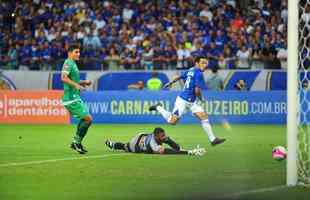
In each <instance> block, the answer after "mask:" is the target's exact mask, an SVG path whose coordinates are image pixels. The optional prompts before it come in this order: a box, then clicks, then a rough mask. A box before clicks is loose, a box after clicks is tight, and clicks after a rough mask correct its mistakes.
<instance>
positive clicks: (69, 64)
mask: <svg viewBox="0 0 310 200" xmlns="http://www.w3.org/2000/svg"><path fill="white" fill-rule="evenodd" d="M61 73H65V74H67V75H68V78H70V79H71V80H72V81H74V82H76V83H80V71H79V69H78V67H77V65H76V63H75V61H74V60H71V59H69V58H68V59H66V60H65V62H64V64H63V66H62V71H61ZM80 99H81V98H80V91H79V90H77V89H76V88H75V87H73V86H71V85H69V84H67V83H64V95H63V97H62V101H63V104H64V105H66V104H70V103H73V102H76V101H79V100H80Z"/></svg>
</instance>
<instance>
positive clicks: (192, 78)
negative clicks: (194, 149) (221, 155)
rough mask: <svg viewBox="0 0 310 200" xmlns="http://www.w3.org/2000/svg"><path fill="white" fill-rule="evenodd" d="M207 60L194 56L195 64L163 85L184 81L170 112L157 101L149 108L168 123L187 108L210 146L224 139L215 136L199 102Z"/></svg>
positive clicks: (165, 86)
mask: <svg viewBox="0 0 310 200" xmlns="http://www.w3.org/2000/svg"><path fill="white" fill-rule="evenodd" d="M207 64H208V60H207V59H206V58H203V57H196V58H195V66H194V67H192V68H190V69H189V70H186V71H184V72H183V73H182V74H181V75H180V76H177V77H176V78H174V79H173V80H172V81H171V82H169V83H167V84H165V85H164V88H169V87H170V86H171V85H172V84H174V83H175V82H177V81H179V80H183V81H184V87H183V90H182V92H181V94H180V95H179V96H178V97H177V98H176V101H175V104H174V109H173V111H172V113H171V112H169V111H167V110H165V109H164V108H163V106H162V104H160V103H158V104H156V105H153V106H151V107H150V108H149V110H150V111H156V110H157V111H158V112H159V113H160V114H161V115H162V116H163V117H164V118H165V119H166V120H167V122H168V123H169V124H173V125H175V124H176V123H177V122H178V120H179V119H180V118H181V117H182V115H183V114H184V113H185V112H186V111H187V110H188V109H189V110H191V112H192V113H193V115H195V116H196V117H197V118H198V119H199V120H200V122H201V125H202V128H203V129H204V131H205V132H206V134H207V135H208V138H209V141H210V142H211V144H212V146H214V145H217V144H221V143H223V142H224V141H225V139H220V138H217V137H215V135H214V133H213V131H212V127H211V125H210V122H209V119H208V115H207V114H206V113H205V112H204V110H203V108H202V107H201V106H200V103H199V102H202V101H204V100H203V97H202V94H201V89H202V88H204V85H205V82H204V79H203V72H204V70H205V69H206V68H207Z"/></svg>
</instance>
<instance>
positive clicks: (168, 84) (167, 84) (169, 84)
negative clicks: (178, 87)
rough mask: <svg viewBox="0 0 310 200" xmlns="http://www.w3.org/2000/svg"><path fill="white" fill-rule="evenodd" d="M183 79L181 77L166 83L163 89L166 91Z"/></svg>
mask: <svg viewBox="0 0 310 200" xmlns="http://www.w3.org/2000/svg"><path fill="white" fill-rule="evenodd" d="M180 79H181V76H177V77H175V78H174V79H173V80H172V81H170V82H168V83H166V84H165V85H164V86H163V88H164V89H167V88H170V87H171V86H172V85H173V84H174V83H175V82H177V81H179V80H180Z"/></svg>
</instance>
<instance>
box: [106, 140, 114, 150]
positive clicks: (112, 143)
mask: <svg viewBox="0 0 310 200" xmlns="http://www.w3.org/2000/svg"><path fill="white" fill-rule="evenodd" d="M105 145H107V146H108V147H109V148H110V149H114V142H112V141H111V140H106V141H105Z"/></svg>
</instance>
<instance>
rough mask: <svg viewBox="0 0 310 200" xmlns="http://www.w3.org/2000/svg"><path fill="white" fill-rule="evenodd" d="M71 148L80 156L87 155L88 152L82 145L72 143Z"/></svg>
mask: <svg viewBox="0 0 310 200" xmlns="http://www.w3.org/2000/svg"><path fill="white" fill-rule="evenodd" d="M70 148H71V149H73V150H75V151H77V152H78V153H79V154H85V153H86V152H87V151H85V149H84V148H83V146H82V145H81V144H78V143H75V142H72V143H71V145H70Z"/></svg>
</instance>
